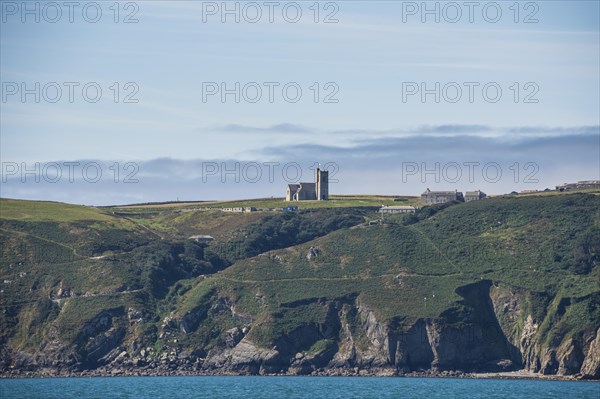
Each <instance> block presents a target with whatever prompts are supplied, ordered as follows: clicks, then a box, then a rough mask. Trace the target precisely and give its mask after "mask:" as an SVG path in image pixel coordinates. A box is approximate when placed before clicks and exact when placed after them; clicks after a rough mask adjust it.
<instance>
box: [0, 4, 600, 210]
mask: <svg viewBox="0 0 600 399" xmlns="http://www.w3.org/2000/svg"><path fill="white" fill-rule="evenodd" d="M68 4H70V5H68ZM599 4H600V3H599V2H598V1H536V2H531V1H521V2H513V1H498V2H488V1H484V2H471V3H469V2H463V1H458V2H435V1H431V2H426V3H424V2H421V1H418V2H411V1H395V2H394V1H368V2H367V1H335V2H326V1H324V2H315V1H297V2H285V1H283V2H279V1H275V2H263V1H257V2H245V1H241V2H235V1H234V2H221V1H219V2H199V1H146V0H144V1H135V2H118V3H115V2H114V1H97V2H78V1H76V2H74V3H65V2H62V1H58V2H36V1H29V2H21V1H18V2H12V1H4V0H2V1H0V5H1V9H0V12H1V21H0V46H1V54H0V75H1V76H0V78H1V79H0V80H1V82H2V92H1V97H2V98H1V99H0V107H1V109H0V156H1V158H2V189H1V191H2V192H1V196H2V197H10V198H24V199H44V200H55V201H65V202H71V203H81V204H88V205H108V204H122V203H134V202H136V203H137V202H149V201H169V200H212V199H238V198H254V197H271V196H276V197H278V196H283V195H284V192H285V184H287V183H292V182H297V181H313V174H314V169H315V168H316V167H317V166H319V165H320V167H322V168H326V169H329V170H330V174H331V175H332V179H335V180H336V181H335V182H332V184H331V188H330V192H331V193H332V194H397V195H418V194H420V193H421V192H422V191H424V190H425V189H426V188H431V189H444V190H454V189H456V190H459V191H467V190H474V189H482V190H484V191H485V192H487V193H489V194H501V193H506V192H510V191H513V190H516V191H520V190H529V189H545V188H553V187H555V186H556V185H558V184H561V183H564V182H572V181H578V180H592V179H600V81H599V80H600V28H599V24H600V22H599V18H600V17H599V15H600V8H599Z"/></svg>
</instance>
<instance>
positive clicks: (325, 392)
mask: <svg viewBox="0 0 600 399" xmlns="http://www.w3.org/2000/svg"><path fill="white" fill-rule="evenodd" d="M0 398H2V399H10V398H19V399H21V398H44V399H50V398H60V399H70V398H98V399H106V398H136V399H142V398H152V399H156V398H169V399H172V398H235V399H247V398H269V399H271V398H290V399H291V398H310V399H316V398H331V399H337V398H339V399H342V398H343V399H346V398H378V399H379V398H426V399H435V398H444V399H445V398H469V399H478V398H481V399H494V398H503V399H504V398H505V399H513V398H559V399H571V398H578V399H587V398H590V399H599V398H600V383H597V382H567V381H526V380H471V379H447V378H367V377H122V378H121V377H112V378H47V379H43V378H42V379H16V380H0Z"/></svg>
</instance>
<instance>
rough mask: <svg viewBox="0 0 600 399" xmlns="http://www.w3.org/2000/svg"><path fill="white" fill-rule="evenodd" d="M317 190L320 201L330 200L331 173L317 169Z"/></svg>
mask: <svg viewBox="0 0 600 399" xmlns="http://www.w3.org/2000/svg"><path fill="white" fill-rule="evenodd" d="M315 186H316V187H315V188H316V192H317V193H316V194H317V200H318V201H327V200H328V199H329V171H327V170H321V169H320V168H317V171H316V172H315Z"/></svg>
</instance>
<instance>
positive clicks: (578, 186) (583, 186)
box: [556, 180, 600, 191]
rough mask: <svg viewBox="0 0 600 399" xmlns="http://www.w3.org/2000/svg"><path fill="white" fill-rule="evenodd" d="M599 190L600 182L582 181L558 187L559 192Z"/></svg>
mask: <svg viewBox="0 0 600 399" xmlns="http://www.w3.org/2000/svg"><path fill="white" fill-rule="evenodd" d="M599 188H600V180H582V181H578V182H577V183H564V184H561V185H560V186H556V190H557V191H571V190H590V189H599Z"/></svg>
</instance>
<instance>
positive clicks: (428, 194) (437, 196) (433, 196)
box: [421, 189, 486, 204]
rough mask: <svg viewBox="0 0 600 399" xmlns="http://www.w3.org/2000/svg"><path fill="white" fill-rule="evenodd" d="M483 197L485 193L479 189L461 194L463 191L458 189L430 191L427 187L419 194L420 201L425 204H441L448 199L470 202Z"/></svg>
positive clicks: (448, 200)
mask: <svg viewBox="0 0 600 399" xmlns="http://www.w3.org/2000/svg"><path fill="white" fill-rule="evenodd" d="M485 197H486V194H485V193H484V192H483V191H481V190H476V191H467V192H466V193H465V195H464V196H463V193H462V192H460V191H458V190H454V191H431V190H430V189H427V190H425V192H424V193H423V194H421V202H424V203H426V204H443V203H446V202H450V201H459V202H471V201H479V200H480V199H483V198H485Z"/></svg>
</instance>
